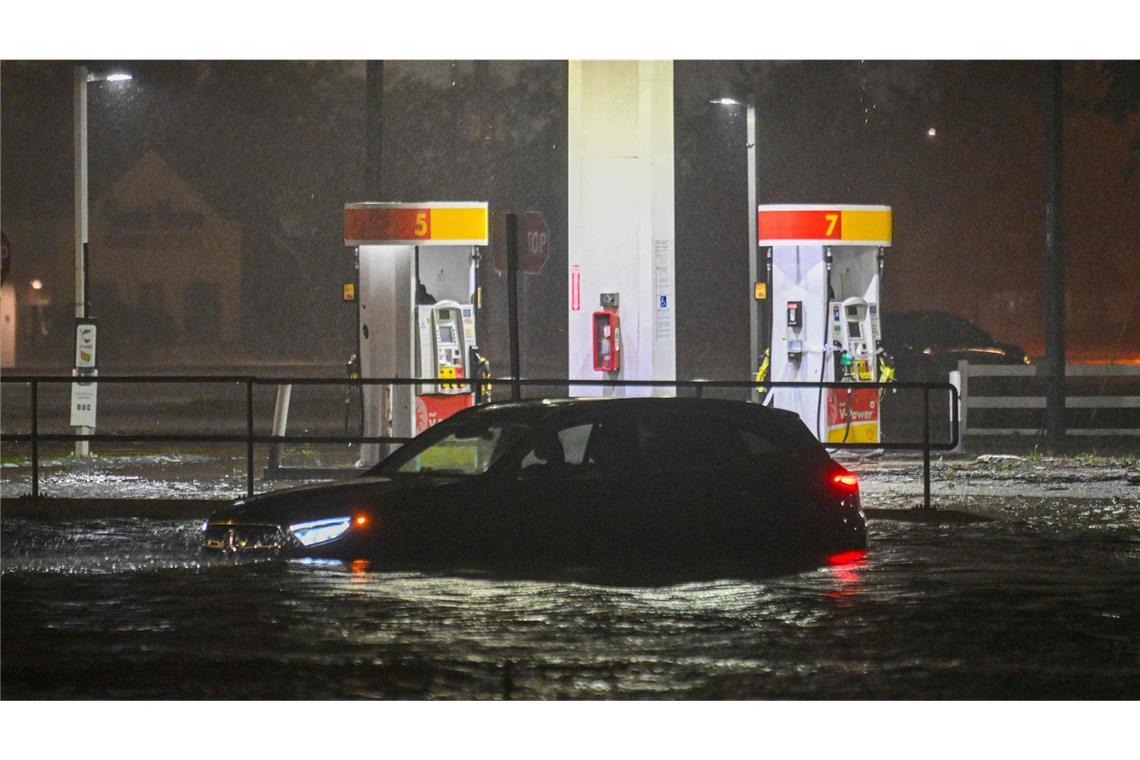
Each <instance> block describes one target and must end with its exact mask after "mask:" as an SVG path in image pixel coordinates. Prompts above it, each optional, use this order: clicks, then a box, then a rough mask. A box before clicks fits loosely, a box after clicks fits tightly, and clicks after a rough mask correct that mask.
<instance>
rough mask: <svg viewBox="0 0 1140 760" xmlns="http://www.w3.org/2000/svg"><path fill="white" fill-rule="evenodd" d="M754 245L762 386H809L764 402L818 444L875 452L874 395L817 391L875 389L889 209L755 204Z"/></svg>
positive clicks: (876, 412) (876, 410) (784, 391)
mask: <svg viewBox="0 0 1140 760" xmlns="http://www.w3.org/2000/svg"><path fill="white" fill-rule="evenodd" d="M757 237H758V241H757V242H758V244H759V245H761V246H768V247H770V254H769V261H770V266H771V270H770V275H769V281H770V286H769V292H768V294H767V295H768V297H769V298H770V299H771V301H772V303H773V306H774V308H773V310H772V312H773V313H772V320H771V322H772V325H771V332H770V342H769V345H767V346H765V352H766V355H767V357H768V359H769V367H770V368H769V377H770V379H772V380H774V381H787V382H802V383H812V384H816V385H817V387H811V388H808V387H803V388H775V389H773V390H772V391H771V393H770V394H769V396H768V399H769V400H770V401H771V403H772V405H773V406H775V407H778V408H781V409H788V410H790V411H793V412H796V413H797V414H798V415H799V416H800V418H801V419H802V420H803V421H804V422H805V423H806V424H807V425H808V427H809V428H810V427H813V425H814V429H813V432H814V433H815V435H816V437H817V438H819V439H820V440H821V441H824V442H832V443H839V442H847V441H849V442H859V443H877V442H878V441H879V440H880V435H879V394H878V392H877V390H876V389H874V388H850V389H848V388H828V389H823V388H822V386H819V385H818V384H819V383H824V382H837V383H853V384H854V383H873V382H878V381H879V380H880V378H881V374H880V372H881V369H882V367H884V366H887V365H885V364H884V363H883V359H882V355H881V354H882V346H881V340H882V335H881V328H880V322H879V303H880V298H879V285H880V275H881V268H882V262H883V251H884V250H885V249H886V248H888V247H889V246H890V244H891V209H890V207H888V206H848V205H844V206H816V205H764V206H760V207H758V209H757ZM887 369H888V371H889V366H887Z"/></svg>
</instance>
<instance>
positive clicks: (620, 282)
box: [567, 61, 677, 395]
mask: <svg viewBox="0 0 1140 760" xmlns="http://www.w3.org/2000/svg"><path fill="white" fill-rule="evenodd" d="M569 67H570V68H569V87H568V90H569V104H568V116H569V135H568V139H567V153H568V156H569V184H570V188H569V190H570V192H569V203H570V207H569V235H568V248H569V252H568V257H567V258H568V267H569V271H568V276H569V278H570V286H569V296H570V303H569V304H568V336H569V364H568V366H569V372H570V377H571V378H598V379H646V380H649V379H653V380H673V379H675V378H676V313H677V312H676V303H675V295H676V288H675V285H674V266H673V264H674V239H675V238H674V230H673V224H674V192H673V163H674V162H673V64H672V62H671V61H571V62H570V64H569ZM602 293H617V294H618V297H619V306H618V313H619V315H620V317H621V350H622V366H621V369H620V370H619V371H617V372H613V373H602V372H595V371H594V368H593V366H594V365H593V351H592V343H591V326H592V322H591V315H592V314H593V313H594V312H595V311H597V310H598V309H600V308H601V307H600V296H601V294H602ZM634 393H635V391H634V390H633V389H600V388H597V387H591V386H573V387H571V394H573V395H603V394H604V395H634ZM647 393H648V392H644V393H640V394H638V395H646V394H647ZM654 393H656V394H658V395H672V394H673V389H672V388H666V389H659V390H657V391H654Z"/></svg>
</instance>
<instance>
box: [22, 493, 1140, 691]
mask: <svg viewBox="0 0 1140 760" xmlns="http://www.w3.org/2000/svg"><path fill="white" fill-rule="evenodd" d="M990 506H991V507H993V508H995V509H997V510H998V511H999V512H1000V514H1001V515H1002V519H1001V520H999V521H997V522H994V523H988V524H978V525H961V526H937V525H915V524H906V523H892V522H872V524H871V537H870V538H871V551H870V552H869V553H867V554H866V555H865V556H856V555H849V556H840V557H834V558H832V562H831V563H829V564H828V565H827V566H825V567H821V568H818V569H816V570H811V571H807V572H802V573H796V574H791V575H785V576H780V577H775V578H766V579H757V580H715V581H700V582H686V583H676V584H672V585H665V586H652V587H623V586H613V587H610V586H601V585H592V584H586V583H568V582H560V583H552V582H541V581H518V580H501V579H500V580H487V579H479V578H454V577H444V576H435V575H425V574H421V573H386V572H385V573H380V572H373V571H372V570H370V568H369V566H368V564H367V563H365V562H354V563H350V564H343V563H340V562H335V561H333V562H314V561H294V562H279V561H265V560H261V561H257V562H247V561H234V560H228V559H209V558H203V557H201V556H200V555H199V554H198V551H197V540H198V530H199V529H200V527H201V525H200V521H199V522H179V521H157V520H140V519H118V520H110V519H108V520H91V521H84V522H67V523H50V524H49V523H37V522H31V521H25V520H4V521H3V524H2V528H3V542H2V554H0V556H2V560H3V581H2V583H0V594H2V600H3V601H2V605H3V609H2V616H3V625H2V628H0V632H2V645H3V649H2V667H3V679H2V681H0V689H2V696H3V697H5V698H19V697H64V698H66V697H110V698H132V697H190V698H242V697H264V698H305V697H308V698H322V697H341V698H352V697H383V698H412V699H416V698H479V699H482V698H503V697H508V696H509V697H511V698H516V699H528V698H574V699H587V698H646V697H669V698H697V699H718V698H796V697H807V698H841V697H865V698H878V697H885V698H945V697H957V698H974V697H993V698H1002V697H1006V698H1019V697H1022V698H1024V697H1053V698H1064V697H1109V698H1110V697H1129V698H1135V697H1137V696H1138V694H1137V683H1138V682H1140V679H1138V676H1140V664H1138V662H1137V657H1136V647H1135V639H1134V631H1135V630H1138V629H1140V620H1138V610H1140V563H1138V562H1137V560H1138V559H1140V530H1138V528H1140V517H1138V514H1137V509H1136V504H1128V503H1120V502H1099V501H1084V502H1063V501H1060V500H1056V501H1050V502H1047V503H1041V502H1037V501H1034V500H1008V501H1005V502H1002V503H1000V504H993V505H990Z"/></svg>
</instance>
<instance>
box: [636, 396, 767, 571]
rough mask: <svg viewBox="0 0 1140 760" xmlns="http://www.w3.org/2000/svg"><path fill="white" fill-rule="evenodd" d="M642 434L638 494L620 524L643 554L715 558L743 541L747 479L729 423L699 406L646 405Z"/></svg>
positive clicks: (660, 557) (639, 433) (639, 434)
mask: <svg viewBox="0 0 1140 760" xmlns="http://www.w3.org/2000/svg"><path fill="white" fill-rule="evenodd" d="M637 439H638V441H637V450H636V455H637V466H636V468H635V475H634V476H633V477H632V478H631V479H630V486H631V487H632V488H633V489H634V491H635V493H633V494H632V495H631V498H627V499H625V500H624V501H623V503H622V504H621V509H622V510H623V512H622V519H621V522H622V523H623V524H625V525H628V526H630V539H631V540H630V543H631V544H632V545H634V546H636V547H637V551H638V552H639V554H641V555H642V559H643V560H644V561H646V562H656V561H672V560H677V559H680V560H684V561H688V560H693V559H698V558H701V557H715V556H717V555H718V554H719V553H721V552H723V550H724V549H725V548H726V545H727V544H728V543H731V542H733V541H735V540H737V538H738V535H737V534H738V532H739V530H740V528H741V520H740V517H741V514H740V512H741V510H740V507H741V504H742V500H743V499H744V498H746V495H747V490H746V489H747V485H746V483H745V482H744V480H743V478H742V475H743V458H742V456H741V452H740V445H739V442H738V440H737V439H736V438H735V435H734V432H733V429H732V427H731V425H730V424H729V423H728V422H727V421H726V420H724V419H722V418H720V417H717V416H709V415H707V414H701V413H699V412H697V411H690V410H654V411H647V412H646V413H644V414H642V415H640V416H639V418H638V421H637ZM634 539H636V540H634Z"/></svg>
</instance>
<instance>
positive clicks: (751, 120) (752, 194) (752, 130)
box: [709, 97, 767, 399]
mask: <svg viewBox="0 0 1140 760" xmlns="http://www.w3.org/2000/svg"><path fill="white" fill-rule="evenodd" d="M709 103H711V104H713V105H717V106H730V107H732V106H741V105H744V106H746V108H747V111H746V116H745V128H746V130H747V133H746V140H745V148H746V149H747V153H748V277H749V279H750V281H751V288H752V289H753V292H752V293H751V294H750V295H749V297H748V356H749V361H750V362H751V365H750V368H749V370H748V372H749V375H750V376H751V375H752V373H755V372H756V371H757V369H758V368H759V366H760V322H761V320H762V319H763V314H762V312H761V308H760V303H761V302H760V300H759V299H757V298H756V293H755V290H754V289H755V287H756V283H757V282H759V281H760V280H759V272H760V262H759V261H758V260H757V255H756V247H757V246H756V104H755V103H753V102H752V101H751V100H749V101H748V102H747V103H742V102H740V101H739V100H736V99H735V98H727V97H725V98H717V99H715V100H710V101H709ZM766 296H767V293H765V297H766ZM752 396H753V398H754V399H756V398H758V396H759V392H758V391H757V390H756V389H755V388H754V389H753V390H752Z"/></svg>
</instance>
